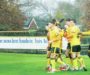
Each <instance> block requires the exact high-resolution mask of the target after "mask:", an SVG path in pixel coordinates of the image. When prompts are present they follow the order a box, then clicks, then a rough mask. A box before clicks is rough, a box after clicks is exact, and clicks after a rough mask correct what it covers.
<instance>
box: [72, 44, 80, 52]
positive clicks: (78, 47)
mask: <svg viewBox="0 0 90 75" xmlns="http://www.w3.org/2000/svg"><path fill="white" fill-rule="evenodd" d="M80 51H81V46H80V45H75V46H72V52H80Z"/></svg>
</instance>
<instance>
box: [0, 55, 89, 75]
mask: <svg viewBox="0 0 90 75" xmlns="http://www.w3.org/2000/svg"><path fill="white" fill-rule="evenodd" d="M63 58H64V57H63ZM84 59H85V62H86V65H87V69H88V71H87V72H84V71H74V72H73V71H60V72H56V73H54V74H53V75H90V59H89V58H88V57H87V56H84ZM45 67H46V56H45V55H38V54H37V55H36V54H15V53H0V75H52V74H50V73H47V72H46V71H45Z"/></svg>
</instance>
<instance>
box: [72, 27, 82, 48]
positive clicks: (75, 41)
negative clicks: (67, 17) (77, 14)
mask: <svg viewBox="0 0 90 75" xmlns="http://www.w3.org/2000/svg"><path fill="white" fill-rule="evenodd" d="M71 33H72V39H71V45H72V46H75V45H80V37H79V35H78V34H79V33H80V29H79V28H78V27H77V26H73V27H72V29H71Z"/></svg>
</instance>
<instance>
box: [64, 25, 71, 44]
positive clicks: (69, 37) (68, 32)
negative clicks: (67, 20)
mask: <svg viewBox="0 0 90 75" xmlns="http://www.w3.org/2000/svg"><path fill="white" fill-rule="evenodd" d="M71 30H72V26H70V27H68V28H67V29H66V32H65V33H64V35H65V37H66V38H67V40H68V42H69V43H70V42H71V39H72V33H71Z"/></svg>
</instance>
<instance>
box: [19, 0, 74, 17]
mask: <svg viewBox="0 0 90 75" xmlns="http://www.w3.org/2000/svg"><path fill="white" fill-rule="evenodd" d="M26 1H28V0H20V3H24V2H26ZM35 1H38V2H40V3H43V4H44V5H45V6H47V7H48V9H49V12H50V13H52V14H53V12H54V10H55V9H56V8H57V7H58V2H60V1H65V2H69V3H71V4H74V1H75V0H35ZM23 10H25V9H23ZM43 13H44V12H43V11H42V10H40V9H39V8H37V9H35V10H33V13H32V14H34V16H38V15H40V14H43Z"/></svg>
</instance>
